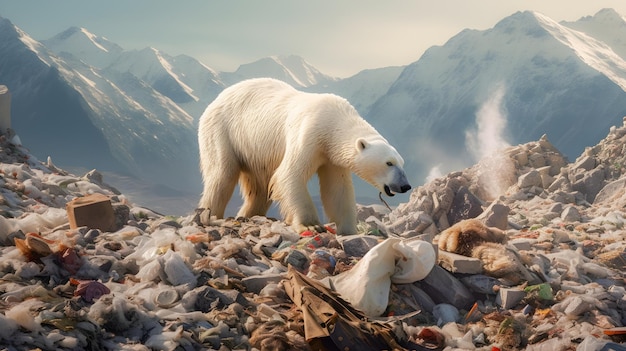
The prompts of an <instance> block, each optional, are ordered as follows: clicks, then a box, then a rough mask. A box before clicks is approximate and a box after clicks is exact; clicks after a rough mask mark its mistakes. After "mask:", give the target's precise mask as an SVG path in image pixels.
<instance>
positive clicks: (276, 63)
mask: <svg viewBox="0 0 626 351" xmlns="http://www.w3.org/2000/svg"><path fill="white" fill-rule="evenodd" d="M221 76H222V79H223V81H224V82H226V84H227V85H231V84H234V83H236V82H239V81H242V80H244V79H249V78H259V77H272V78H276V79H280V80H282V81H284V82H287V83H289V84H291V85H293V86H294V87H297V88H302V87H310V86H313V85H323V84H327V83H329V82H333V81H336V80H337V78H333V77H331V76H328V75H326V74H323V73H322V72H320V71H319V70H318V69H317V68H315V67H313V66H312V65H311V64H309V63H308V62H306V61H305V60H304V59H303V58H302V57H300V56H296V55H286V56H271V57H266V58H262V59H260V60H258V61H255V62H252V63H248V64H244V65H241V66H239V68H237V70H236V71H235V72H232V73H228V72H224V73H222V75H221Z"/></svg>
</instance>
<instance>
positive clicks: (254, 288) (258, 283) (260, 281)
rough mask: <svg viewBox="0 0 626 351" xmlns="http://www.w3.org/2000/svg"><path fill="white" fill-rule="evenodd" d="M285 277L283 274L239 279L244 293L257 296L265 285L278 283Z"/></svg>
mask: <svg viewBox="0 0 626 351" xmlns="http://www.w3.org/2000/svg"><path fill="white" fill-rule="evenodd" d="M284 277H285V275H284V274H260V275H253V276H251V277H245V278H243V279H241V282H242V283H243V285H244V286H245V287H246V291H248V292H253V293H255V294H258V293H260V292H261V290H263V288H264V287H265V286H267V284H271V283H279V282H280V281H281V280H283V278H284Z"/></svg>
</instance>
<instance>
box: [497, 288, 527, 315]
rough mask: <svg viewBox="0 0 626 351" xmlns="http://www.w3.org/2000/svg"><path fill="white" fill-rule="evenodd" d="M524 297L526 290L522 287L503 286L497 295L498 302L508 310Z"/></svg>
mask: <svg viewBox="0 0 626 351" xmlns="http://www.w3.org/2000/svg"><path fill="white" fill-rule="evenodd" d="M524 297H526V292H525V291H524V290H522V289H519V288H503V287H501V288H500V291H498V296H496V303H497V304H498V305H500V306H502V308H504V309H507V310H508V309H510V308H513V307H515V306H517V304H518V303H520V302H521V301H522V300H523V299H524Z"/></svg>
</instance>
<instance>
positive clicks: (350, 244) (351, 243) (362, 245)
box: [337, 235, 379, 257]
mask: <svg viewBox="0 0 626 351" xmlns="http://www.w3.org/2000/svg"><path fill="white" fill-rule="evenodd" d="M337 239H338V240H339V242H340V243H341V245H342V246H343V251H345V253H346V255H347V256H348V257H363V256H365V254H366V253H367V252H368V251H369V250H371V249H372V248H373V247H374V246H376V245H378V243H379V241H378V237H376V236H373V235H349V236H344V237H337Z"/></svg>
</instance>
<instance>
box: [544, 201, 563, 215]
mask: <svg viewBox="0 0 626 351" xmlns="http://www.w3.org/2000/svg"><path fill="white" fill-rule="evenodd" d="M548 211H550V212H554V213H561V212H563V204H562V203H560V202H555V203H554V204H552V206H550V208H549V209H548Z"/></svg>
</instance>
